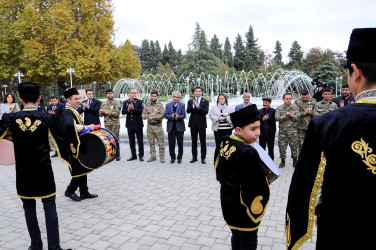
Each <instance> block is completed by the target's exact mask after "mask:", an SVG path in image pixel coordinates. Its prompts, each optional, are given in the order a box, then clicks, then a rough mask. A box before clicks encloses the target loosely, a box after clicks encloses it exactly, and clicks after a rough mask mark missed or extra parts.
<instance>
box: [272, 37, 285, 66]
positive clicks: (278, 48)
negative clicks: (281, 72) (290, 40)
mask: <svg viewBox="0 0 376 250" xmlns="http://www.w3.org/2000/svg"><path fill="white" fill-rule="evenodd" d="M273 54H274V58H273V61H274V62H275V63H276V64H278V65H280V66H283V62H282V45H281V42H280V41H278V40H277V41H276V42H275V47H274V51H273Z"/></svg>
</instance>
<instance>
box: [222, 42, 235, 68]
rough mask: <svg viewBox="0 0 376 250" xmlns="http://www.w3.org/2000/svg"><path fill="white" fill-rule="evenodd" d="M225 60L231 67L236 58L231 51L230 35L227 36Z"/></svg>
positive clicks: (224, 52) (224, 51) (224, 50)
mask: <svg viewBox="0 0 376 250" xmlns="http://www.w3.org/2000/svg"><path fill="white" fill-rule="evenodd" d="M223 62H224V63H225V64H226V65H227V66H228V67H229V68H232V67H234V59H233V55H232V51H231V43H230V40H229V39H228V37H226V40H225V45H224V49H223Z"/></svg>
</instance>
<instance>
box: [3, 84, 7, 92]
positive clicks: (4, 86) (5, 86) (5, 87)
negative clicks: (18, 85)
mask: <svg viewBox="0 0 376 250" xmlns="http://www.w3.org/2000/svg"><path fill="white" fill-rule="evenodd" d="M2 87H3V88H4V89H5V90H4V91H5V92H4V93H5V94H6V93H7V88H8V85H6V84H4V85H3V86H2Z"/></svg>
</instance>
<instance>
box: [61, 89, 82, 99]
mask: <svg viewBox="0 0 376 250" xmlns="http://www.w3.org/2000/svg"><path fill="white" fill-rule="evenodd" d="M72 95H79V93H78V91H77V89H76V88H70V89H67V90H66V91H65V92H64V97H65V99H67V98H69V97H71V96H72Z"/></svg>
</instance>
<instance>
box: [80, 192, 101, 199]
mask: <svg viewBox="0 0 376 250" xmlns="http://www.w3.org/2000/svg"><path fill="white" fill-rule="evenodd" d="M97 197H98V195H97V194H91V193H89V192H87V193H85V194H80V198H81V200H84V199H93V198H97Z"/></svg>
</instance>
